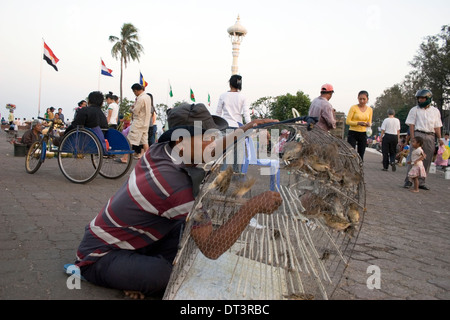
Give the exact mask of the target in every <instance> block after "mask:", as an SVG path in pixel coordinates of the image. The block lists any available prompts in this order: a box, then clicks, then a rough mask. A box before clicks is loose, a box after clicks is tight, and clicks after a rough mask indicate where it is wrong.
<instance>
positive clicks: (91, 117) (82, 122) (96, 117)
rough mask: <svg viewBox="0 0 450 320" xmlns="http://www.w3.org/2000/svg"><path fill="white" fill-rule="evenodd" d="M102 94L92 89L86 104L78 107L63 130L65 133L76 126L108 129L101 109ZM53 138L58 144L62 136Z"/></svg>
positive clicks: (56, 144)
mask: <svg viewBox="0 0 450 320" xmlns="http://www.w3.org/2000/svg"><path fill="white" fill-rule="evenodd" d="M103 100H104V96H103V93H101V92H100V91H93V92H91V93H90V94H89V96H88V106H87V107H86V108H82V109H79V110H78V111H77V113H76V116H75V119H73V121H72V123H71V124H70V126H69V127H68V128H67V129H66V131H65V132H64V135H66V134H67V133H68V132H69V131H71V130H74V129H76V128H77V126H83V127H86V128H90V129H98V128H101V129H108V121H107V119H106V116H105V114H104V113H103V111H102V105H103ZM63 137H64V136H62V137H60V138H55V139H54V140H53V144H54V145H55V146H59V144H60V143H61V141H62V138H63Z"/></svg>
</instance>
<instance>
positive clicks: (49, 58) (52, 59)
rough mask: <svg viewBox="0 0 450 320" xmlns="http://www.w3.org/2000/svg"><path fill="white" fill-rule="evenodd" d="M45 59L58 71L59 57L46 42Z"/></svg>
mask: <svg viewBox="0 0 450 320" xmlns="http://www.w3.org/2000/svg"><path fill="white" fill-rule="evenodd" d="M44 60H45V61H47V63H48V64H49V65H51V66H52V67H53V68H55V70H56V71H58V68H57V67H56V64H57V63H58V61H59V59H58V58H57V57H56V56H55V54H54V53H53V51H52V50H51V49H50V48H49V46H47V44H46V43H45V42H44Z"/></svg>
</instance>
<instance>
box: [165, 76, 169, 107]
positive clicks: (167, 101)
mask: <svg viewBox="0 0 450 320" xmlns="http://www.w3.org/2000/svg"><path fill="white" fill-rule="evenodd" d="M167 83H168V85H169V87H168V88H167V100H166V106H167V108H168V107H169V95H170V92H169V90H170V80H169V81H168V82H167Z"/></svg>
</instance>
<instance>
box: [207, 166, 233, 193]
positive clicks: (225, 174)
mask: <svg viewBox="0 0 450 320" xmlns="http://www.w3.org/2000/svg"><path fill="white" fill-rule="evenodd" d="M232 177H233V168H232V167H231V166H230V167H228V168H227V169H226V170H225V171H222V172H220V173H219V174H218V175H217V177H216V179H214V181H213V182H212V183H211V185H210V186H209V190H212V189H214V188H216V189H217V190H219V191H220V192H222V193H226V192H227V191H228V188H229V187H230V183H231V178H232Z"/></svg>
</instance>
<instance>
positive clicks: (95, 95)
mask: <svg viewBox="0 0 450 320" xmlns="http://www.w3.org/2000/svg"><path fill="white" fill-rule="evenodd" d="M88 100H89V105H95V106H98V107H101V106H102V105H103V101H104V97H103V93H101V92H100V91H93V92H91V93H89V96H88Z"/></svg>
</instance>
